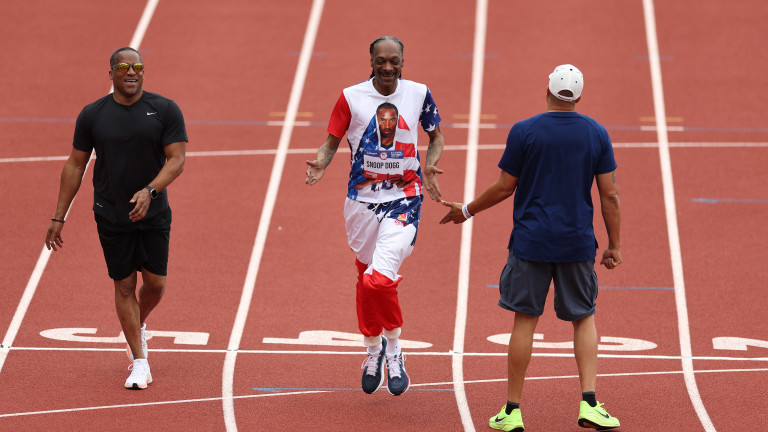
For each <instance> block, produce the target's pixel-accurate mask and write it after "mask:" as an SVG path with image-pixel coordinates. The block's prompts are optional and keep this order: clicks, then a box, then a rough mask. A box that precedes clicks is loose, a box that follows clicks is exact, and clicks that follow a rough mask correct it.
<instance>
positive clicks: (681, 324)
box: [643, 0, 715, 432]
mask: <svg viewBox="0 0 768 432" xmlns="http://www.w3.org/2000/svg"><path fill="white" fill-rule="evenodd" d="M643 13H644V14H645V34H646V38H647V43H648V57H649V59H650V66H651V85H652V88H653V109H654V115H655V116H656V135H657V138H658V140H659V159H660V161H661V177H662V185H663V189H664V207H665V209H666V216H667V236H668V237H669V253H670V259H671V261H672V278H673V280H674V286H675V306H676V309H677V327H678V335H679V338H680V356H681V357H682V360H681V363H682V366H683V379H684V380H685V387H686V388H687V389H688V396H689V397H690V399H691V404H692V405H693V408H694V410H695V411H696V414H697V415H698V417H699V421H700V422H701V425H702V426H704V430H705V431H707V432H713V431H715V426H714V425H713V424H712V420H710V418H709V414H707V409H706V407H705V406H704V402H703V401H702V400H701V395H700V394H699V388H698V386H697V385H696V377H695V375H694V369H693V360H692V356H693V354H692V348H691V331H690V326H689V322H688V305H687V304H686V300H685V281H684V279H683V258H682V254H681V252H680V233H679V232H678V225H677V209H676V206H675V188H674V184H673V182H672V163H671V160H670V155H669V138H668V136H667V123H666V121H667V120H666V119H667V115H666V108H665V106H664V90H663V85H662V79H661V61H660V59H659V42H658V39H657V36H656V35H657V33H656V17H655V12H654V6H653V0H643Z"/></svg>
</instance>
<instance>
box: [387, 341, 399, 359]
mask: <svg viewBox="0 0 768 432" xmlns="http://www.w3.org/2000/svg"><path fill="white" fill-rule="evenodd" d="M398 354H400V338H392V339H388V340H387V355H388V356H390V357H394V356H396V355H398Z"/></svg>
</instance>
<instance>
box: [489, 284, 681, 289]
mask: <svg viewBox="0 0 768 432" xmlns="http://www.w3.org/2000/svg"><path fill="white" fill-rule="evenodd" d="M486 286H487V287H488V288H498V287H499V286H498V285H490V284H489V285H486ZM598 289H628V290H662V291H674V290H675V288H673V287H631V286H599V287H598Z"/></svg>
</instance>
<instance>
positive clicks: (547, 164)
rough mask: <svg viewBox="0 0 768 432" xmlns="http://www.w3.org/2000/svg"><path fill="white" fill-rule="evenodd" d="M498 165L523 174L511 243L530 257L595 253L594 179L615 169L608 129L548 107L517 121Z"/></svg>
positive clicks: (579, 257)
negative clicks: (548, 109) (546, 109)
mask: <svg viewBox="0 0 768 432" xmlns="http://www.w3.org/2000/svg"><path fill="white" fill-rule="evenodd" d="M499 168H501V169H502V170H504V171H505V172H507V173H508V174H510V175H512V176H515V177H518V178H519V182H518V185H517V190H516V191H515V198H514V199H515V209H514V212H513V219H514V227H513V229H512V235H511V236H510V241H509V247H511V248H512V249H513V250H512V252H513V254H514V255H515V256H516V257H518V258H522V259H525V260H528V261H538V262H578V261H588V260H591V259H594V258H595V255H596V249H597V241H596V239H595V233H594V229H593V227H592V217H593V214H592V213H593V207H592V193H591V192H592V182H593V180H594V178H595V175H598V174H605V173H609V172H611V171H614V170H615V169H616V160H615V159H614V157H613V147H612V146H611V139H610V138H609V137H608V132H606V130H605V128H604V127H602V126H601V125H600V124H599V123H597V122H596V121H594V120H593V119H591V118H589V117H587V116H585V115H582V114H579V113H577V112H549V113H543V114H539V115H536V116H533V117H531V118H529V119H526V120H523V121H520V122H518V123H516V124H515V125H514V126H513V127H512V130H510V132H509V137H508V138H507V147H506V149H505V150H504V154H503V155H502V157H501V161H499Z"/></svg>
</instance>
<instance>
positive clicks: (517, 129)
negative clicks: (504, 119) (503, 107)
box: [499, 123, 524, 177]
mask: <svg viewBox="0 0 768 432" xmlns="http://www.w3.org/2000/svg"><path fill="white" fill-rule="evenodd" d="M523 135H524V132H523V128H522V126H520V124H519V123H517V124H515V125H514V126H512V129H511V130H510V131H509V135H508V136H507V146H506V148H505V149H504V154H502V155H501V160H500V161H499V168H501V169H502V170H504V172H506V173H507V174H509V175H511V176H514V177H520V174H521V173H522V171H523V155H524V153H523V149H524V148H523V144H524V142H523V137H524V136H523Z"/></svg>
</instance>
